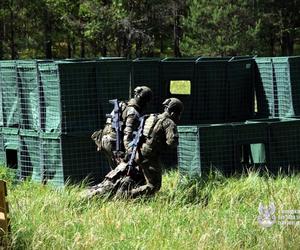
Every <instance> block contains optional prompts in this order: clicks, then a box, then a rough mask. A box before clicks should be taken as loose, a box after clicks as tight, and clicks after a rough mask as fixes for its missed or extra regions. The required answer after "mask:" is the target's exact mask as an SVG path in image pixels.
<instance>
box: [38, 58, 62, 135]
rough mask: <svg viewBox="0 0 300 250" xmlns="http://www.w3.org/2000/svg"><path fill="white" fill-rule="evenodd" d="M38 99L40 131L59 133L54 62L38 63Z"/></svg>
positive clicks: (59, 105)
mask: <svg viewBox="0 0 300 250" xmlns="http://www.w3.org/2000/svg"><path fill="white" fill-rule="evenodd" d="M38 75H39V80H40V84H39V97H40V121H41V131H42V132H45V133H52V132H60V131H61V108H60V107H61V103H60V88H59V74H58V66H57V64H55V63H54V62H47V63H39V64H38Z"/></svg>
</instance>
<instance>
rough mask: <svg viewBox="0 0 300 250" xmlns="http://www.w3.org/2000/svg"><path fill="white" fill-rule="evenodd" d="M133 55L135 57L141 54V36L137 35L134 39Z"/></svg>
mask: <svg viewBox="0 0 300 250" xmlns="http://www.w3.org/2000/svg"><path fill="white" fill-rule="evenodd" d="M135 56H136V57H137V58H138V57H141V56H142V38H141V36H139V37H138V38H137V40H136V49H135Z"/></svg>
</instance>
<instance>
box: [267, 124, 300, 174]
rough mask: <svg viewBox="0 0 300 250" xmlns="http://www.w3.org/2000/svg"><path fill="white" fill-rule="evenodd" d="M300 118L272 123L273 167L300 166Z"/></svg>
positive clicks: (271, 150)
mask: <svg viewBox="0 0 300 250" xmlns="http://www.w3.org/2000/svg"><path fill="white" fill-rule="evenodd" d="M299 131H300V120H294V121H280V122H273V123H271V124H270V158H271V163H270V165H271V167H272V169H275V170H278V168H279V167H282V168H283V169H287V168H294V167H296V168H299V166H300V133H299Z"/></svg>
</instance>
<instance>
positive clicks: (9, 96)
mask: <svg viewBox="0 0 300 250" xmlns="http://www.w3.org/2000/svg"><path fill="white" fill-rule="evenodd" d="M0 77H1V78H0V79H1V90H2V110H3V114H2V116H3V126H5V127H19V119H20V111H19V99H18V84H17V71H16V62H15V61H0Z"/></svg>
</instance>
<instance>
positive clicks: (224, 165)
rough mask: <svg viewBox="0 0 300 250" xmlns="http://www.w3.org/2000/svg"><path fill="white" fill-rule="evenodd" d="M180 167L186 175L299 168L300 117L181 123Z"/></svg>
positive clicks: (274, 171)
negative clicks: (200, 123) (215, 170)
mask: <svg viewBox="0 0 300 250" xmlns="http://www.w3.org/2000/svg"><path fill="white" fill-rule="evenodd" d="M178 131H179V147H178V157H179V170H180V172H181V173H183V174H189V175H196V174H198V175H199V174H200V175H201V174H206V173H207V172H208V171H209V169H211V168H212V169H218V170H219V171H221V172H222V173H224V174H228V173H229V174H231V173H233V172H241V171H242V170H243V169H245V167H250V166H254V167H257V168H267V169H268V170H269V171H270V172H273V173H276V172H278V171H284V172H286V171H289V170H299V168H300V135H299V133H298V132H297V131H300V120H298V119H293V118H290V119H289V118H286V119H285V118H283V119H266V120H253V121H247V122H246V123H229V124H217V125H192V126H179V127H178Z"/></svg>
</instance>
